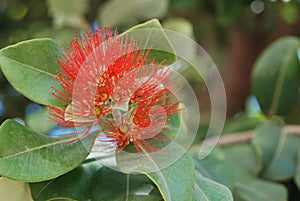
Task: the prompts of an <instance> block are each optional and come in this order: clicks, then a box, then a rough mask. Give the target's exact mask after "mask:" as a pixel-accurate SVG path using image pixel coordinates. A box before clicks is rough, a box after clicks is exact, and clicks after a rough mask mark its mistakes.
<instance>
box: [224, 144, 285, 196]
mask: <svg viewBox="0 0 300 201" xmlns="http://www.w3.org/2000/svg"><path fill="white" fill-rule="evenodd" d="M224 152H225V155H226V159H227V160H228V162H229V165H230V167H231V170H232V171H233V173H234V177H235V184H234V189H233V192H234V198H235V200H239V201H282V200H287V197H288V196H287V190H286V188H285V187H284V186H283V185H281V184H277V183H274V182H269V181H264V180H261V179H258V178H257V177H256V174H257V171H258V170H260V163H259V162H258V159H257V158H256V154H255V151H254V149H253V148H252V147H251V145H250V144H239V145H233V146H230V147H226V148H225V149H224ZM224 174H225V173H224Z"/></svg>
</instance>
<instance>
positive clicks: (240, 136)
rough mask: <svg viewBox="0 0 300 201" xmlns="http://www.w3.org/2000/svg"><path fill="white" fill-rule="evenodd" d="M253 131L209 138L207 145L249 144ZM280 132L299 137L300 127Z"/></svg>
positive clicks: (293, 126)
mask: <svg viewBox="0 0 300 201" xmlns="http://www.w3.org/2000/svg"><path fill="white" fill-rule="evenodd" d="M254 132H255V130H250V131H244V132H237V133H229V134H226V135H224V136H222V137H221V138H220V139H218V138H210V139H209V141H208V143H214V142H215V141H218V142H217V146H228V145H232V144H239V143H245V142H249V141H251V140H252V139H253V135H254ZM282 132H284V133H288V134H289V135H296V136H299V137H300V126H299V125H287V126H284V127H283V128H282Z"/></svg>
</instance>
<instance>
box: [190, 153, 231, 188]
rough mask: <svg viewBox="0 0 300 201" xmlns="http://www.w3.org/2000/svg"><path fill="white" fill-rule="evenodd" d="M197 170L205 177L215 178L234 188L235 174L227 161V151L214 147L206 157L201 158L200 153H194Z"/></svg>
mask: <svg viewBox="0 0 300 201" xmlns="http://www.w3.org/2000/svg"><path fill="white" fill-rule="evenodd" d="M193 159H194V163H195V167H196V170H198V171H199V172H200V173H201V174H202V175H203V176H204V177H206V178H208V179H212V180H215V181H216V182H218V183H221V184H224V185H226V186H227V187H228V188H230V189H233V186H234V179H235V178H234V174H233V171H232V169H231V167H230V166H229V165H228V163H227V161H226V156H225V153H224V152H223V151H222V150H221V149H216V148H215V149H214V150H213V151H212V152H211V153H210V154H209V155H208V156H207V157H205V158H204V159H202V160H201V159H199V155H198V154H194V155H193Z"/></svg>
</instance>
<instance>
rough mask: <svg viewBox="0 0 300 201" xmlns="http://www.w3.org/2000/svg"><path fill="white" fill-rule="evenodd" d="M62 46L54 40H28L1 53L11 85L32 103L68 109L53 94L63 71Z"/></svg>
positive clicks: (1, 59) (2, 62)
mask: <svg viewBox="0 0 300 201" xmlns="http://www.w3.org/2000/svg"><path fill="white" fill-rule="evenodd" d="M61 54H62V51H61V49H60V47H59V45H58V44H57V43H56V42H54V41H53V40H51V39H34V40H28V41H24V42H21V43H18V44H16V45H11V46H8V47H6V48H4V49H2V50H1V51H0V66H1V69H2V71H3V73H4V75H5V77H6V78H7V80H8V81H9V82H10V83H11V85H12V86H13V87H14V88H15V89H16V90H17V91H18V92H19V93H21V94H22V95H24V96H25V97H27V98H29V99H30V100H32V101H34V102H36V103H40V104H43V105H53V106H64V104H63V103H62V102H61V101H59V100H58V99H57V98H55V97H54V96H52V95H51V93H53V92H54V91H53V89H52V88H51V87H55V88H60V87H59V84H58V83H57V81H56V80H55V76H56V74H57V72H58V71H59V69H60V68H59V66H58V65H57V63H56V61H57V57H59V56H60V55H61Z"/></svg>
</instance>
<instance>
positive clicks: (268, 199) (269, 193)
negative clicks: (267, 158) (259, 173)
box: [235, 178, 288, 201]
mask: <svg viewBox="0 0 300 201" xmlns="http://www.w3.org/2000/svg"><path fill="white" fill-rule="evenodd" d="M235 192H236V194H235V197H236V198H237V199H236V200H240V201H283V200H287V198H288V194H287V190H286V189H285V187H284V186H283V185H281V184H277V183H273V182H268V181H264V180H260V179H254V178H248V179H247V180H245V181H244V182H237V183H236V189H235Z"/></svg>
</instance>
